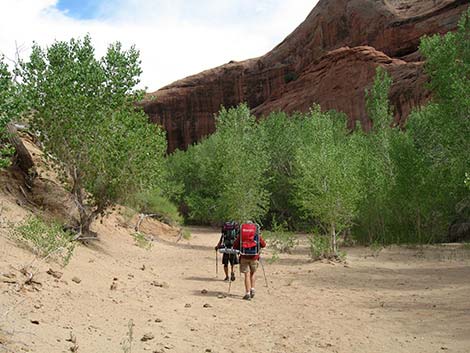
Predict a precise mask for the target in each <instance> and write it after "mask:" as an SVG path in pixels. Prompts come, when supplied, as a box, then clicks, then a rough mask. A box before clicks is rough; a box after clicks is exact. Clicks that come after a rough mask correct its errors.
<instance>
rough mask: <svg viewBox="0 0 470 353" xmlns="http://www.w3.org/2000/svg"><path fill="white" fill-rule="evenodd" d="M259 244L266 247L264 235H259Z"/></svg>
mask: <svg viewBox="0 0 470 353" xmlns="http://www.w3.org/2000/svg"><path fill="white" fill-rule="evenodd" d="M259 245H260V246H261V247H262V248H265V247H266V242H265V241H264V239H263V237H262V236H260V237H259Z"/></svg>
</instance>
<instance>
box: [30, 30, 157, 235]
mask: <svg viewBox="0 0 470 353" xmlns="http://www.w3.org/2000/svg"><path fill="white" fill-rule="evenodd" d="M140 74H141V68H140V61H139V52H138V51H137V50H135V48H134V47H132V48H130V49H129V50H123V49H122V46H121V44H120V43H119V42H117V43H115V44H112V45H110V46H109V47H108V49H107V52H106V55H105V56H103V57H102V58H101V59H97V58H96V57H95V51H94V48H93V46H92V43H91V38H90V37H89V36H86V37H85V38H84V39H83V40H80V39H71V40H70V41H68V42H66V41H57V42H55V43H53V44H52V45H51V46H50V47H47V48H41V47H40V46H39V45H37V44H35V45H34V46H33V48H32V53H31V56H30V58H29V61H28V62H24V63H22V64H21V76H22V79H23V82H24V87H25V91H26V93H27V95H28V99H29V102H30V108H31V120H30V123H31V127H32V128H33V129H34V130H35V131H37V133H38V137H39V139H40V141H41V143H42V145H43V147H44V150H45V152H46V153H47V155H48V156H50V158H51V159H52V161H53V162H54V165H56V166H57V167H58V169H59V170H60V172H61V176H62V177H63V181H64V182H66V183H68V184H69V185H70V189H71V191H72V193H73V195H74V199H75V202H76V205H77V208H78V212H79V221H78V223H79V229H78V231H79V236H82V237H83V236H87V235H88V234H91V233H90V224H91V222H92V221H93V220H94V219H95V217H96V216H97V215H99V214H100V213H102V212H103V211H104V210H105V209H106V208H107V207H108V206H109V205H111V204H113V203H114V202H116V201H117V200H118V199H125V198H126V195H129V194H131V193H134V192H138V191H140V190H143V189H151V190H153V189H156V188H158V187H159V186H160V184H161V183H162V180H163V173H164V171H163V156H164V153H165V150H166V140H165V135H164V132H163V131H162V130H161V129H160V128H159V127H157V126H155V125H151V124H149V123H148V120H147V117H146V116H145V114H144V113H143V112H142V111H140V110H139V109H138V108H137V107H136V106H135V102H136V101H137V100H138V99H140V98H141V97H142V92H140V91H139V90H137V89H136V88H135V86H136V84H137V83H138V82H139V75H140Z"/></svg>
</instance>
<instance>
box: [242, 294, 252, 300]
mask: <svg viewBox="0 0 470 353" xmlns="http://www.w3.org/2000/svg"><path fill="white" fill-rule="evenodd" d="M243 299H244V300H251V296H250V294H249V293H247V294H245V296H244V297H243Z"/></svg>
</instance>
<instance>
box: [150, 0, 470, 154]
mask: <svg viewBox="0 0 470 353" xmlns="http://www.w3.org/2000/svg"><path fill="white" fill-rule="evenodd" d="M468 6H469V0H320V1H319V3H318V4H317V6H316V7H315V8H314V9H313V10H312V12H311V13H310V14H309V15H308V17H307V18H306V19H305V21H304V22H303V23H302V24H301V25H300V26H299V27H298V28H297V29H296V30H295V31H294V32H293V33H291V34H290V35H289V36H288V37H287V38H286V39H285V40H284V41H283V42H282V43H280V44H279V45H278V46H276V47H275V48H274V49H273V50H272V51H270V52H269V53H267V54H266V55H264V56H262V57H259V58H255V59H249V60H246V61H242V62H230V63H228V64H225V65H222V66H219V67H217V68H214V69H211V70H207V71H204V72H201V73H199V74H197V75H194V76H190V77H187V78H185V79H182V80H179V81H176V82H174V83H172V84H170V85H168V86H166V87H163V88H161V89H160V90H158V91H156V92H154V93H151V94H149V95H148V97H147V99H146V100H145V101H144V102H143V103H142V104H143V106H144V110H145V112H146V113H147V114H148V115H149V117H150V119H151V121H153V122H155V123H158V124H161V125H163V126H164V127H165V129H166V131H167V135H168V150H169V151H173V150H174V149H176V148H182V149H183V148H185V147H186V146H188V145H189V144H191V143H193V142H195V141H198V140H200V139H201V138H202V137H204V136H207V135H208V134H210V133H212V132H213V131H214V129H215V123H214V114H215V113H217V112H218V111H219V109H220V106H221V105H224V106H226V107H229V106H234V105H237V104H238V103H240V102H247V103H248V105H249V106H250V107H251V109H252V111H253V113H254V114H255V115H257V116H259V117H260V116H263V115H267V114H269V113H270V112H271V111H274V110H283V111H286V112H293V111H305V110H307V109H308V108H309V107H310V106H311V105H312V104H313V103H318V104H320V106H321V107H322V109H323V110H328V109H335V110H338V111H342V112H344V113H346V114H347V115H348V117H349V119H350V122H351V123H353V122H354V121H355V120H359V121H361V123H362V125H363V126H364V127H365V128H366V129H367V128H368V126H369V123H370V122H369V120H368V118H367V116H366V113H365V102H364V90H365V88H367V87H370V85H371V83H372V80H373V77H374V74H375V68H376V67H377V66H383V67H384V68H386V70H387V71H388V72H389V73H390V74H391V76H392V78H393V82H394V84H393V87H392V90H391V97H390V98H391V100H392V103H393V105H394V107H395V118H396V122H397V123H401V122H403V121H404V119H405V118H406V116H407V115H408V114H409V112H410V111H411V109H412V108H413V107H415V106H416V105H418V104H422V103H424V102H425V101H426V100H427V99H429V92H427V91H426V89H425V87H424V85H425V82H426V76H425V75H424V71H423V62H422V59H421V57H420V55H419V52H418V44H419V39H420V37H421V36H423V35H425V34H434V33H445V32H447V31H451V30H454V29H455V28H456V26H457V23H458V20H459V18H460V16H461V14H462V13H463V12H464V11H465V9H466V8H467V7H468Z"/></svg>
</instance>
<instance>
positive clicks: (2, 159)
mask: <svg viewBox="0 0 470 353" xmlns="http://www.w3.org/2000/svg"><path fill="white" fill-rule="evenodd" d="M21 111H22V101H21V95H20V92H19V90H18V86H17V85H16V83H15V82H14V81H13V79H12V76H11V73H10V71H9V69H8V66H7V65H6V64H5V63H4V59H3V57H1V56H0V169H1V168H5V167H8V166H9V165H10V158H11V156H13V154H14V152H15V150H14V148H13V147H12V146H11V145H10V144H9V143H8V142H7V137H8V134H7V131H6V126H7V124H8V123H9V122H10V121H11V120H12V119H14V118H16V117H17V116H18V115H19V114H20V113H21Z"/></svg>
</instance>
